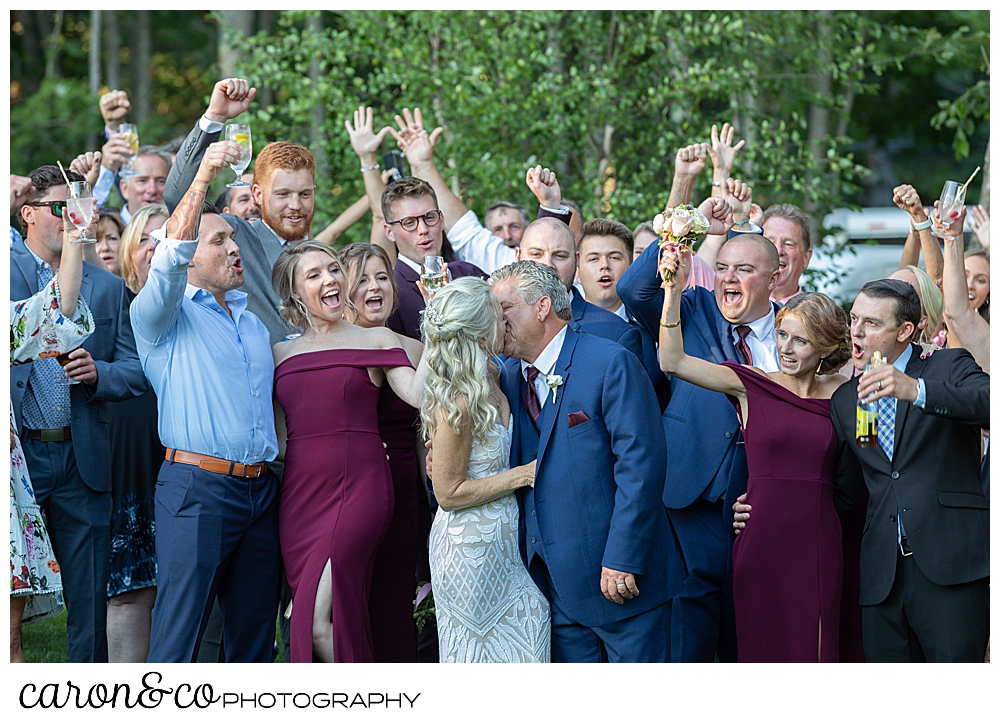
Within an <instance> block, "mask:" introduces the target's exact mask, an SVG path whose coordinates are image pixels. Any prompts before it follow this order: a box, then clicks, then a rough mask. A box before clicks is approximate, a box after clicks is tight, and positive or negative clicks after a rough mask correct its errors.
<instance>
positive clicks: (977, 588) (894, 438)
mask: <svg viewBox="0 0 1000 723" xmlns="http://www.w3.org/2000/svg"><path fill="white" fill-rule="evenodd" d="M919 321H920V300H919V299H918V297H917V295H916V292H915V291H914V290H913V287H911V286H910V285H909V284H906V283H904V282H902V281H895V280H890V279H882V280H879V281H872V282H869V283H867V284H865V286H864V287H862V289H861V293H860V294H859V295H858V298H857V300H856V301H855V302H854V307H853V309H852V310H851V340H852V342H853V343H854V350H853V352H854V365H855V367H857V368H858V370H861V369H863V368H864V366H865V364H866V363H868V362H869V361H870V359H871V357H872V355H873V354H874V352H876V351H878V352H880V353H881V354H882V356H884V357H885V358H886V359H887V360H888V361H889V364H887V365H885V366H883V367H881V368H879V369H876V370H874V371H870V372H868V373H866V374H864V375H863V376H860V377H855V378H854V379H852V380H851V381H849V382H847V383H846V384H844V385H843V386H841V387H840V389H838V390H837V391H836V393H834V395H833V399H832V400H831V405H830V411H831V417H832V418H833V424H834V427H835V428H836V430H837V436H838V438H839V440H840V447H841V454H842V455H851V456H853V457H854V458H855V459H856V462H857V463H858V464H855V465H854V466H853V470H854V471H853V473H851V472H849V473H847V474H845V475H844V476H843V478H842V479H840V480H839V481H838V482H839V483H842V484H843V485H844V488H845V489H851V488H852V487H853V488H854V489H856V490H860V487H859V484H860V480H861V478H862V475H863V479H864V482H865V484H866V485H867V487H868V493H869V502H868V519H867V522H866V523H865V530H864V537H863V539H862V543H861V545H862V546H861V605H862V616H863V625H864V647H865V656H866V657H867V659H868V661H869V662H908V661H910V662H919V661H924V660H926V661H929V662H946V661H955V662H982V661H983V655H984V654H985V652H986V644H987V639H988V637H989V582H990V578H989V574H990V558H989V549H990V548H989V544H990V512H989V502H988V501H987V498H986V496H985V495H984V493H983V488H982V484H981V481H980V461H979V457H980V451H979V449H980V442H979V429H980V427H985V428H989V426H990V410H989V402H990V392H989V376H988V375H987V374H985V373H984V372H983V370H982V369H981V368H980V367H979V365H978V364H976V362H975V361H974V360H973V358H972V356H971V355H970V354H969V352H967V351H965V350H963V349H958V350H943V351H937V352H935V353H934V354H932V355H931V356H929V357H927V358H926V359H922V358H921V348H920V347H919V346H917V345H915V344H911V343H910V338H911V336H912V334H913V330H914V329H915V327H916V324H917V323H918V322H919ZM859 397H860V398H863V399H865V400H867V401H872V400H874V401H876V404H877V405H878V432H879V434H878V439H879V444H878V445H877V446H869V447H859V446H857V444H856V441H855V440H856V433H855V430H856V409H857V402H858V399H859ZM847 461H849V462H852V463H853V462H854V461H855V460H852V459H848V460H847ZM859 466H860V469H859Z"/></svg>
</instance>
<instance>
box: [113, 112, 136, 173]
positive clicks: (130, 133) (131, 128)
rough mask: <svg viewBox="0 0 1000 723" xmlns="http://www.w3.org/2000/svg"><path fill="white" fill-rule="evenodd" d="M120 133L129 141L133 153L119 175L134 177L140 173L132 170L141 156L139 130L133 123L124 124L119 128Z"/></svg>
mask: <svg viewBox="0 0 1000 723" xmlns="http://www.w3.org/2000/svg"><path fill="white" fill-rule="evenodd" d="M118 132H119V133H121V134H123V135H124V136H125V140H126V141H128V146H129V150H131V151H132V155H131V156H130V157H129V159H128V161H127V162H126V163H125V165H124V166H122V167H121V170H119V171H118V175H119V176H134V175H135V174H136V173H138V171H133V170H132V161H134V160H135V159H136V157H137V156H138V155H139V129H138V128H137V127H136V126H135V124H133V123H122V124H120V125H119V126H118Z"/></svg>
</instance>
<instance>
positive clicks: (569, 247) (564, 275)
mask: <svg viewBox="0 0 1000 723" xmlns="http://www.w3.org/2000/svg"><path fill="white" fill-rule="evenodd" d="M517 258H518V260H519V261H535V262H537V263H540V264H544V265H545V266H548V267H549V268H551V269H552V270H553V271H555V272H556V274H557V275H558V276H559V278H560V279H561V280H562V282H563V285H564V286H565V287H566V291H567V293H568V294H569V298H570V311H571V313H572V318H571V319H570V325H571V326H572V327H573V328H575V329H576V330H578V331H585V332H587V333H588V334H592V335H594V336H600V337H603V338H605V339H610V340H611V341H613V342H616V343H618V344H621V345H622V346H623V347H625V348H626V349H628V350H629V351H630V352H632V353H633V354H635V356H636V358H637V359H639V360H640V361H642V360H643V359H644V358H645V357H644V355H643V351H644V350H643V344H642V341H643V340H642V334H641V332H640V331H639V327H637V326H632V325H630V324H629V323H628V322H627V321H625V320H624V319H621V318H619V317H618V316H617V315H615V314H612V313H611V312H610V311H606V310H604V309H602V308H601V307H599V306H596V305H595V304H591V303H590V302H589V301H587V300H586V299H584V298H583V294H581V293H580V292H579V290H578V289H576V288H575V287H574V285H573V282H574V280H575V279H576V246H575V244H574V243H573V232H572V231H570V228H569V226H567V225H566V224H565V223H563V222H562V221H561V220H559V219H556V218H539V219H536V220H534V221H532V222H531V224H530V225H529V226H528V228H527V229H525V231H524V235H523V236H522V237H521V245H520V246H519V247H518V249H517ZM657 373H659V365H658V364H657V365H655V369H647V374H649V375H650V377H651V378H656V374H657ZM661 376H662V374H661Z"/></svg>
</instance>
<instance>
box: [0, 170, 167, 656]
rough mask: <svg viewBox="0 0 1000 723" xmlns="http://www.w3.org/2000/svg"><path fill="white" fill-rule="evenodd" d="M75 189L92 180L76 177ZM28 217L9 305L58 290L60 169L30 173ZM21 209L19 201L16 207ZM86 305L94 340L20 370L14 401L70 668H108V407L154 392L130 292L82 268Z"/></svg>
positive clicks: (23, 217)
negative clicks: (54, 566) (65, 356)
mask: <svg viewBox="0 0 1000 723" xmlns="http://www.w3.org/2000/svg"><path fill="white" fill-rule="evenodd" d="M67 176H68V177H69V180H70V181H82V180H83V177H82V176H81V175H79V174H78V173H76V172H74V171H68V172H67ZM30 179H31V186H32V188H31V189H30V190H29V191H28V193H27V195H26V197H25V198H24V205H22V206H21V208H20V211H19V220H20V223H21V228H22V229H23V230H24V234H25V236H24V240H23V241H18V242H17V243H15V244H14V245H13V246H11V250H10V298H11V301H15V300H20V299H26V298H28V297H29V296H31V295H32V294H34V293H36V292H37V291H38V290H39V289H41V288H42V287H43V286H45V285H46V284H48V283H49V282H51V280H52V277H53V275H55V274H56V273H58V271H59V262H60V259H61V256H62V235H63V220H62V213H63V209H64V208H65V205H66V190H67V189H66V181H65V179H64V177H63V174H62V172H61V171H60V170H59V169H58V168H56V167H55V166H42V167H41V168H38V169H36V170H34V171H32V172H31V174H30ZM12 200H13V199H12ZM80 297H81V298H82V299H84V300H86V302H87V305H88V306H90V309H91V311H92V312H93V315H94V333H93V335H92V336H91V337H90V338H89V339H87V341H85V342H84V343H83V346H81V347H80V348H79V349H77V350H75V351H72V352H70V355H69V363H68V364H67V365H66V366H65V367H63V370H64V371H65V373H66V376H68V377H69V378H70V379H72V380H73V381H74V382H78V383H73V384H60V383H59V382H58V381H57V379H58V378H59V377H60V373H59V372H60V370H59V363H58V362H57V361H56V360H55V359H51V358H50V359H40V360H38V361H35V362H34V363H31V364H23V365H20V366H17V367H13V368H12V369H11V372H10V398H11V406H12V407H13V409H14V415H15V421H16V424H17V426H18V430H19V431H20V433H21V440H22V442H23V447H24V457H25V462H26V463H27V465H28V470H29V472H30V474H31V481H32V485H33V486H34V490H35V497H36V498H37V500H38V505H39V507H40V508H41V509H42V511H43V512H44V513H45V515H46V518H47V520H48V525H49V534H50V535H51V536H52V545H53V548H54V549H55V553H56V557H57V558H58V559H59V564H60V566H61V567H62V578H63V588H64V594H65V597H66V607H67V612H68V616H67V621H66V633H67V637H68V643H69V661H70V662H71V663H85V662H107V660H108V646H107V634H106V619H107V587H108V561H109V557H110V554H111V547H110V545H111V540H110V525H111V441H110V438H109V435H108V423H107V402H118V401H122V400H125V399H130V398H131V397H134V396H138V395H140V394H142V393H143V392H145V391H146V390H147V389H148V388H149V382H147V381H146V377H145V375H144V374H143V372H142V367H141V366H140V364H139V357H138V354H137V353H136V348H135V339H134V337H133V335H132V326H131V324H130V323H129V314H128V303H127V301H126V296H125V285H124V283H123V282H122V280H121V279H120V278H118V277H117V276H115V275H113V274H111V273H109V272H108V271H106V270H105V269H103V268H101V267H98V266H95V265H93V264H89V263H86V262H85V263H84V264H83V281H82V284H81V286H80Z"/></svg>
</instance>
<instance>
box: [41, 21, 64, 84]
mask: <svg viewBox="0 0 1000 723" xmlns="http://www.w3.org/2000/svg"><path fill="white" fill-rule="evenodd" d="M41 12H44V11H41ZM62 25H63V11H62V10H56V14H55V18H53V20H52V31H51V32H50V33H49V36H48V38H46V40H45V77H46V78H55V77H58V75H59V54H60V52H61V51H62V43H60V42H59V38H60V36H61V35H62ZM43 27H44V26H43Z"/></svg>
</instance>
